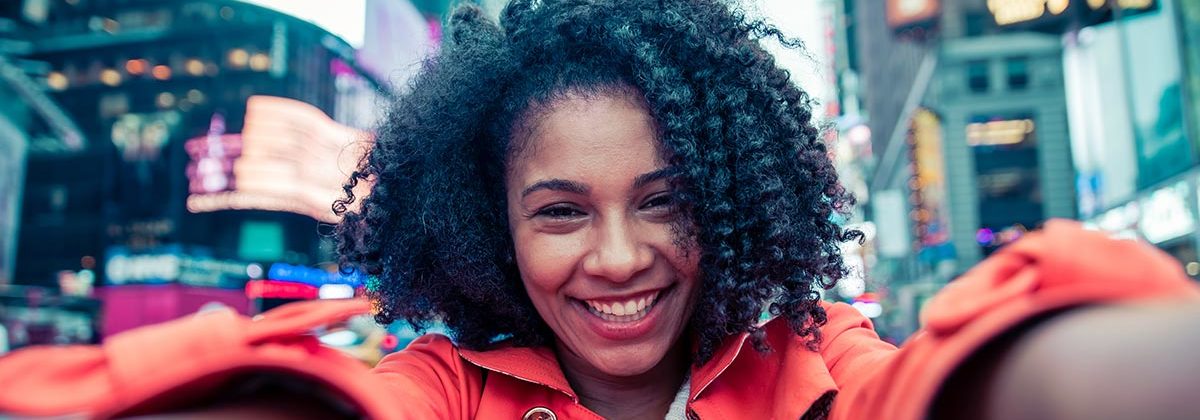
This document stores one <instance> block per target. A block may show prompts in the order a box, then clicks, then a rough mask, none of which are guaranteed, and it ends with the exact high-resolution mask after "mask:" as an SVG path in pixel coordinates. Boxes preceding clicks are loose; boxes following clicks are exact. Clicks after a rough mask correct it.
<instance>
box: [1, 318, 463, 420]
mask: <svg viewBox="0 0 1200 420" xmlns="http://www.w3.org/2000/svg"><path fill="white" fill-rule="evenodd" d="M369 309H370V306H369V304H368V303H367V302H365V301H363V300H345V301H311V302H302V303H295V304H289V305H285V306H282V307H279V308H277V309H275V310H272V311H269V312H267V313H264V314H262V315H261V316H258V317H255V318H254V319H250V318H247V317H244V316H241V315H238V314H236V313H234V312H233V311H231V310H222V311H214V312H208V313H202V314H197V315H193V316H188V317H184V318H180V319H177V320H174V321H170V322H166V323H162V324H157V325H151V326H147V327H142V328H138V329H134V330H130V331H126V332H123V333H121V334H117V335H114V336H112V337H109V338H108V339H106V340H105V342H104V344H103V345H99V346H70V347H34V348H28V349H22V350H18V351H16V352H13V353H11V354H8V355H5V356H3V357H0V417H4V416H5V415H12V416H18V417H25V416H72V417H87V418H110V417H114V416H121V415H130V414H155V413H164V412H172V410H177V409H182V408H185V407H194V406H195V405H196V404H197V403H198V402H205V401H213V400H217V401H220V400H221V398H223V397H228V396H229V395H230V394H231V393H238V392H249V393H253V392H255V391H254V389H256V388H254V387H253V384H254V383H261V382H262V381H264V380H274V381H279V383H281V384H282V383H286V384H288V385H292V386H294V388H293V390H294V391H297V392H300V393H301V394H302V395H311V396H313V397H317V398H323V399H326V400H328V401H337V402H335V403H334V404H333V405H331V406H338V407H341V406H343V404H344V405H345V406H347V407H353V408H354V409H356V410H357V411H358V412H359V413H361V414H363V415H364V416H366V417H369V418H381V419H395V418H399V419H424V418H445V416H442V415H441V414H442V413H444V412H445V411H435V410H441V409H443V405H444V404H440V403H439V399H438V398H433V396H435V395H436V396H437V397H440V396H441V394H426V393H423V392H422V391H425V390H427V389H428V388H424V387H414V388H411V389H410V390H409V391H408V392H405V393H402V394H401V395H403V396H404V398H396V397H395V394H389V393H387V392H386V391H387V390H388V389H389V388H396V387H398V386H399V385H398V384H403V383H417V382H420V381H421V380H422V378H421V377H414V378H401V376H402V373H399V374H397V375H395V377H393V378H389V379H393V380H392V381H384V380H382V378H380V377H378V376H377V375H372V374H371V373H370V371H369V369H368V367H367V366H366V365H364V364H363V363H361V362H359V361H358V360H354V359H351V358H350V357H348V356H346V355H344V354H342V353H341V352H340V351H339V350H336V349H333V348H329V347H326V346H323V345H321V344H320V343H319V341H318V340H317V338H316V334H315V332H319V331H323V330H326V329H327V328H330V327H332V326H334V325H337V324H339V323H341V322H342V321H344V320H346V319H348V318H350V317H353V316H356V315H361V314H365V313H368V312H369ZM413 372H414V376H417V374H418V372H416V371H413ZM238 395H242V394H238ZM250 395H253V394H250Z"/></svg>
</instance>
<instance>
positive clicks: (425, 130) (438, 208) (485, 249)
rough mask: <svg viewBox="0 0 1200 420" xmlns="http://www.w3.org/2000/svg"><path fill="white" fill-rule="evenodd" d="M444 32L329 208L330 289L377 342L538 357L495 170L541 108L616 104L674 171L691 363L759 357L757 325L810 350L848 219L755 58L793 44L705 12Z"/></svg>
mask: <svg viewBox="0 0 1200 420" xmlns="http://www.w3.org/2000/svg"><path fill="white" fill-rule="evenodd" d="M447 26H448V31H447V36H446V40H445V45H444V46H443V48H442V50H441V52H440V54H439V55H437V56H436V57H434V58H430V59H428V60H427V61H426V62H425V63H424V66H423V68H422V71H421V72H420V73H419V74H418V75H417V76H416V77H415V78H414V79H413V81H412V82H411V84H410V86H408V90H407V91H406V92H407V93H405V94H403V95H402V96H400V97H399V98H398V99H397V100H396V102H395V104H394V105H393V106H392V108H391V109H390V111H389V113H388V115H387V116H386V119H385V121H384V123H383V125H382V127H380V129H379V132H378V135H377V137H376V139H375V144H374V145H373V147H372V149H371V151H370V153H369V154H368V155H367V156H366V157H365V158H364V160H363V161H362V163H361V164H360V167H359V168H358V170H357V171H356V172H354V173H353V174H352V176H351V179H350V181H349V182H348V183H347V184H346V186H345V191H346V197H345V198H344V199H341V200H338V202H336V203H335V204H334V210H335V211H336V212H337V213H339V214H342V215H343V221H342V222H341V224H339V226H338V228H337V230H336V236H337V239H338V252H339V253H340V254H341V263H342V266H343V269H347V270H349V269H358V270H362V271H364V272H365V273H366V274H368V275H369V276H370V278H371V279H372V281H371V282H370V284H369V287H368V290H369V295H370V296H371V298H372V299H373V301H374V302H375V303H376V305H377V307H376V309H377V314H376V319H377V320H378V321H379V322H381V323H390V322H393V321H396V320H401V319H403V320H407V321H408V322H410V323H411V324H413V325H414V326H415V327H417V328H421V327H425V326H427V325H429V323H430V322H432V321H441V322H443V323H445V325H446V326H447V327H448V329H449V330H450V331H451V334H452V335H453V338H454V339H455V341H456V342H457V343H458V345H460V346H463V347H465V348H470V349H487V348H490V347H492V346H494V345H496V344H497V343H499V342H501V341H506V342H509V343H513V344H515V345H518V346H537V345H548V344H549V343H552V342H553V337H554V336H553V333H552V332H551V331H550V329H549V328H548V327H547V326H546V324H545V322H544V321H543V320H542V319H541V318H540V317H539V316H538V314H537V312H536V310H535V309H534V307H533V304H532V303H531V301H530V299H529V297H528V296H527V295H526V293H525V291H524V288H523V286H522V281H521V273H520V272H519V270H518V269H517V266H516V263H515V262H514V261H513V257H512V256H513V255H514V250H513V243H512V238H511V236H510V234H509V230H508V224H507V223H508V219H507V215H506V202H505V193H504V191H505V189H504V183H503V179H504V174H505V165H506V163H507V159H509V158H510V157H511V156H513V155H514V150H516V149H517V148H519V147H520V143H521V142H520V139H521V138H522V135H521V133H522V127H525V126H527V125H528V124H529V122H530V120H532V119H535V118H538V117H539V116H540V115H541V114H542V113H543V112H545V110H546V109H548V108H549V107H552V106H553V105H554V104H555V103H556V101H558V100H560V99H562V98H565V97H567V96H568V95H611V94H622V93H628V92H634V94H636V95H638V96H640V97H642V98H644V104H645V106H646V109H647V110H648V111H649V112H650V114H651V115H652V116H653V117H654V119H655V120H656V122H657V124H658V131H659V132H658V135H659V141H660V142H661V150H662V153H663V158H664V160H665V161H666V162H667V163H668V164H669V165H670V166H671V167H672V168H674V169H675V170H676V175H675V176H674V178H673V179H672V181H671V188H672V189H673V190H674V193H675V197H676V199H677V202H678V203H679V206H680V209H679V214H680V215H681V216H680V221H679V222H677V223H675V224H674V225H673V226H674V227H675V233H676V235H677V240H678V241H680V242H681V243H688V244H691V245H692V246H693V249H696V250H698V252H700V258H699V261H700V262H699V264H700V267H699V273H700V279H699V280H700V283H701V288H702V291H701V297H700V302H699V304H698V305H697V307H696V310H695V312H694V314H693V315H692V319H691V320H690V324H689V325H690V328H691V330H692V332H693V336H694V337H695V339H696V340H697V344H698V351H697V354H695V361H696V363H703V362H704V361H707V360H708V359H709V358H711V355H712V354H713V352H714V351H715V349H716V347H717V346H718V345H719V344H720V342H721V341H722V340H723V339H725V338H726V337H728V336H730V335H734V334H737V333H741V332H749V333H750V334H751V338H752V342H753V343H754V344H755V346H756V347H757V348H758V349H759V350H760V351H766V350H768V349H767V346H766V344H765V342H764V340H763V332H762V331H761V330H760V329H759V328H758V327H756V325H757V323H758V321H759V318H760V315H761V313H762V311H763V310H764V308H767V310H769V311H770V312H771V314H773V315H779V316H782V317H785V318H786V319H787V322H788V323H789V325H790V327H791V328H792V330H794V331H795V333H796V334H798V335H799V336H801V337H808V342H809V343H810V345H815V344H816V343H817V342H819V341H820V334H819V327H820V326H821V325H823V324H824V323H825V321H826V314H825V311H824V310H823V309H822V308H821V306H820V305H819V304H818V300H819V298H820V297H819V291H818V288H826V289H828V288H830V287H832V286H833V284H834V283H835V282H836V281H837V280H838V279H839V278H841V277H842V276H843V275H844V274H845V272H846V268H845V266H844V265H843V262H842V258H841V255H840V253H839V245H840V243H841V242H844V241H848V240H853V239H861V233H859V232H857V231H854V230H849V229H846V228H844V227H842V226H840V225H839V223H838V222H837V218H838V216H839V215H844V214H845V213H846V212H848V211H849V209H850V207H851V206H852V205H853V203H854V199H853V197H851V196H850V194H848V193H847V192H846V190H845V189H843V188H842V187H841V185H840V184H839V183H838V179H837V174H836V173H835V171H834V167H833V165H832V163H831V162H830V159H829V152H828V151H827V150H826V147H825V144H824V143H823V142H822V141H821V139H820V138H819V137H820V136H819V134H820V133H819V131H818V130H817V128H816V127H815V126H814V125H813V123H812V121H811V120H812V115H811V113H812V101H811V99H810V98H809V96H808V95H807V94H806V93H805V92H803V91H802V90H800V89H799V88H797V87H796V86H795V85H794V84H792V81H791V79H790V75H789V74H788V72H787V71H786V70H783V69H780V68H779V67H778V66H777V65H776V64H775V62H774V59H773V58H772V56H771V55H770V54H768V53H767V52H766V51H765V50H764V49H763V48H762V46H761V45H760V41H762V40H764V39H768V38H773V39H777V40H779V41H780V42H782V43H783V44H784V45H787V46H790V47H795V48H802V46H801V45H800V43H799V42H798V41H796V40H794V39H791V38H788V37H786V36H784V35H783V34H781V33H780V31H779V30H778V29H776V28H775V27H773V26H771V25H769V24H766V23H764V22H761V21H758V20H754V19H749V18H747V16H746V13H745V12H744V11H742V10H741V9H739V8H737V7H736V6H734V5H731V4H728V3H726V2H723V1H721V0H542V1H537V0H515V1H513V2H511V3H510V4H509V5H508V6H507V7H506V8H505V9H504V11H503V13H502V15H501V18H500V22H499V23H494V22H493V21H491V20H490V19H489V18H488V17H486V16H485V15H484V14H483V12H481V11H480V10H479V9H478V8H476V7H474V6H462V7H459V8H458V9H456V10H455V12H454V13H453V15H452V17H451V18H450V22H449V24H448V25H447ZM359 182H370V183H372V184H371V189H370V193H369V195H367V196H366V197H365V198H362V201H361V203H358V207H354V206H353V205H354V204H355V200H356V197H355V195H354V193H353V190H354V188H355V186H356V185H358V183H359ZM768 304H769V305H768Z"/></svg>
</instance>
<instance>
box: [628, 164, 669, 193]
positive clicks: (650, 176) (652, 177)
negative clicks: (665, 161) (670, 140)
mask: <svg viewBox="0 0 1200 420" xmlns="http://www.w3.org/2000/svg"><path fill="white" fill-rule="evenodd" d="M677 172H678V171H676V170H675V167H672V166H668V167H665V168H662V169H658V170H655V171H652V172H647V173H644V174H641V175H638V177H637V178H634V180H633V188H635V189H637V188H642V187H645V186H646V185H647V184H650V183H651V182H654V181H658V180H660V179H664V178H670V177H672V176H675V174H676V173H677Z"/></svg>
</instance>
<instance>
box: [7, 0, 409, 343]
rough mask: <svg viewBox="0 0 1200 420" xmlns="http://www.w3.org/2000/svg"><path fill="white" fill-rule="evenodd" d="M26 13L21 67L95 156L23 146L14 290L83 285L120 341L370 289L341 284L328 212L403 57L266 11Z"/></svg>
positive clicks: (19, 19) (160, 8) (27, 7)
mask: <svg viewBox="0 0 1200 420" xmlns="http://www.w3.org/2000/svg"><path fill="white" fill-rule="evenodd" d="M17 3H19V5H18V6H16V7H5V8H3V9H0V11H3V12H4V13H5V14H6V15H5V16H3V18H4V19H6V20H7V21H9V22H12V27H13V31H12V33H13V37H14V38H16V39H17V40H18V41H19V42H21V43H23V44H24V45H26V48H23V49H22V50H21V51H18V52H17V53H15V54H14V55H13V57H14V59H15V60H20V61H21V62H23V63H35V64H36V65H31V66H32V67H31V68H36V71H32V72H30V77H31V78H32V79H33V80H34V81H35V84H36V85H37V86H36V87H37V88H38V89H39V90H40V91H42V92H43V93H44V94H45V95H46V96H47V97H48V98H50V99H51V100H53V101H56V102H57V103H59V104H61V105H62V110H63V115H64V116H65V117H66V118H68V119H69V120H70V121H72V123H73V124H75V125H77V127H78V130H79V132H80V133H82V136H83V137H85V138H87V139H88V140H89V142H88V143H87V145H86V146H85V147H75V148H70V147H64V146H63V144H65V143H64V142H63V141H62V140H61V137H62V136H59V135H55V131H54V130H52V129H51V128H52V127H51V128H42V127H41V125H45V124H41V125H39V124H34V126H31V127H26V128H24V129H20V128H18V129H19V130H20V131H23V132H25V133H27V136H26V137H28V139H27V140H25V141H23V142H22V143H24V144H25V145H27V148H28V153H27V156H28V158H27V159H26V161H25V163H24V166H25V170H24V171H22V173H25V174H30V175H29V176H26V177H25V179H24V182H23V183H22V184H23V188H18V190H21V191H22V196H23V199H21V200H20V202H21V204H20V207H21V208H22V211H21V215H20V217H21V229H20V231H19V233H18V235H17V239H16V245H17V246H16V247H15V249H16V258H15V259H16V261H17V263H16V264H15V267H14V268H13V269H12V273H13V278H12V282H13V283H15V284H21V285H27V286H38V287H46V288H50V289H53V290H56V291H57V290H60V289H61V288H62V284H64V278H66V279H68V280H70V281H69V282H68V283H72V284H74V283H78V282H79V281H80V278H79V274H80V273H84V272H87V273H88V274H89V275H90V276H92V277H91V278H90V279H88V280H89V284H90V282H92V281H94V283H95V284H96V285H97V286H101V285H103V287H100V288H98V289H97V293H96V295H97V296H98V297H101V298H103V299H104V300H105V301H106V303H107V304H106V306H105V308H106V309H105V310H106V316H105V322H106V323H110V321H113V322H117V324H114V325H106V326H105V327H104V329H105V332H109V333H111V332H115V331H119V330H121V329H125V328H128V327H132V326H136V325H140V324H145V323H150V322H157V321H161V320H164V319H169V318H172V317H175V316H178V315H179V314H182V313H188V312H192V311H195V310H197V309H198V308H199V307H202V306H204V305H206V304H209V303H212V302H217V303H221V304H224V305H227V306H233V307H235V308H238V309H239V310H242V311H243V312H255V311H258V310H261V309H264V308H265V307H267V306H270V305H271V304H272V303H271V301H270V299H274V298H275V297H277V296H276V295H275V294H273V293H275V292H278V293H277V294H279V295H281V296H278V297H282V298H294V297H307V296H308V295H309V294H311V295H313V296H312V297H316V286H319V285H320V284H317V283H321V282H323V281H326V280H328V281H329V282H334V283H338V282H342V283H345V282H353V281H356V279H357V277H354V276H345V275H341V274H338V273H336V270H335V268H336V267H335V266H336V264H335V263H334V261H335V260H336V258H334V256H333V247H332V240H331V239H330V238H329V237H328V235H327V234H326V233H327V232H328V231H329V229H330V225H329V224H330V223H333V222H336V216H335V215H333V214H332V211H331V210H330V205H331V203H332V200H333V198H336V196H337V195H338V194H341V188H340V187H341V182H342V181H343V180H345V179H346V176H347V175H348V174H349V172H350V171H351V170H353V164H354V163H356V162H357V156H359V155H361V153H362V152H363V151H364V150H365V149H364V148H363V146H364V145H365V144H366V142H367V141H369V132H368V131H367V129H370V128H372V126H373V125H374V124H375V123H376V121H377V118H379V116H380V115H381V112H382V110H383V109H386V104H387V101H388V99H389V98H390V96H391V95H392V93H391V92H392V89H391V87H390V85H389V84H387V82H382V81H381V80H382V77H389V78H390V80H388V81H389V82H395V83H403V81H404V78H403V77H399V76H397V74H396V73H395V72H393V69H389V68H380V67H387V66H392V65H395V63H397V62H398V61H397V60H396V57H387V58H389V59H390V60H380V59H374V60H373V59H372V58H373V57H364V56H363V53H362V51H360V50H359V49H357V48H356V46H354V45H351V44H350V43H349V42H348V41H347V39H346V38H344V37H342V36H339V34H335V33H333V32H330V31H329V30H327V28H324V27H321V26H318V25H316V24H314V23H313V22H312V21H310V20H309V19H307V18H303V19H302V18H300V17H298V16H296V15H292V14H288V13H282V12H280V11H279V10H276V9H273V8H268V7H264V6H260V5H257V4H251V3H255V2H242V1H232V0H228V1H170V2H163V1H141V0H103V1H101V0H97V1H86V2H76V1H49V0H25V1H22V2H17ZM408 9H412V7H411V5H410V6H409V7H408ZM364 10H365V9H364ZM413 10H414V11H413V13H412V14H414V15H415V9H413ZM364 13H365V12H364ZM411 20H413V19H408V20H403V21H404V22H409V21H411ZM415 22H416V24H417V25H424V21H423V20H422V19H420V18H419V17H416V18H415ZM360 26H361V25H360ZM377 26H378V25H377ZM379 29H380V30H383V29H388V28H386V26H385V27H381V28H379ZM393 29H395V28H393ZM408 32H412V33H416V34H418V35H415V36H414V37H413V38H414V39H412V40H411V41H412V42H422V43H426V44H428V43H429V42H431V38H429V37H428V36H420V34H428V28H427V27H424V26H421V27H420V28H416V30H414V31H408ZM406 33H407V32H406ZM366 38H367V43H368V44H369V43H370V42H371V37H370V34H367V36H366ZM376 38H378V37H376ZM374 41H376V42H378V41H379V40H378V39H375V40H374ZM427 50H428V45H425V46H418V47H414V48H407V49H405V50H404V51H412V52H413V54H424V53H425V51H427ZM382 51H390V52H395V51H397V50H396V49H395V48H392V49H385V50H382ZM416 59H419V57H417V58H416ZM414 61H415V59H414ZM363 62H370V63H371V64H372V66H371V67H372V68H371V69H370V70H367V69H366V68H365V67H364V66H363V65H362V64H361V63H363ZM396 70H400V71H401V72H403V71H407V70H406V69H396ZM381 75H383V76H381ZM60 131H61V130H60ZM6 156H8V155H7V154H6ZM304 197H309V198H304ZM10 249H11V248H10ZM276 268H278V269H276ZM85 277H86V276H85ZM266 280H292V281H294V282H299V283H304V282H308V283H312V284H308V285H309V286H312V288H311V293H310V289H307V288H305V289H304V290H302V291H300V292H302V293H300V292H297V291H298V290H300V289H299V288H297V287H290V288H289V287H284V286H280V285H274V284H273V283H262V281H266ZM254 281H259V282H258V283H253V284H251V286H250V287H248V286H247V284H248V282H254ZM63 292H64V293H65V292H66V290H65V289H63ZM252 292H253V293H252ZM255 293H257V294H255ZM289 293H290V294H289ZM297 293H298V294H297ZM351 293H353V291H351ZM85 294H87V293H85ZM151 295H153V296H151ZM256 298H262V299H256ZM151 303H153V304H151ZM113 308H117V309H113ZM118 309H119V310H118ZM114 320H118V321H119V322H118V321H114ZM121 320H123V321H121ZM118 324H119V325H118Z"/></svg>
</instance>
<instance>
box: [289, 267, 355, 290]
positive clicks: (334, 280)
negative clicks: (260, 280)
mask: <svg viewBox="0 0 1200 420" xmlns="http://www.w3.org/2000/svg"><path fill="white" fill-rule="evenodd" d="M267 278H268V279H271V280H280V281H288V282H293V283H302V284H308V285H312V286H316V287H320V286H324V285H327V284H343V285H348V286H351V287H359V286H362V285H363V284H364V283H365V282H366V276H364V275H363V274H362V273H360V272H357V271H355V272H351V273H347V274H343V273H340V272H335V273H331V272H328V271H325V270H321V269H319V268H312V267H304V266H299V265H291V264H286V263H275V264H271V269H270V270H268V271H267Z"/></svg>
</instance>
